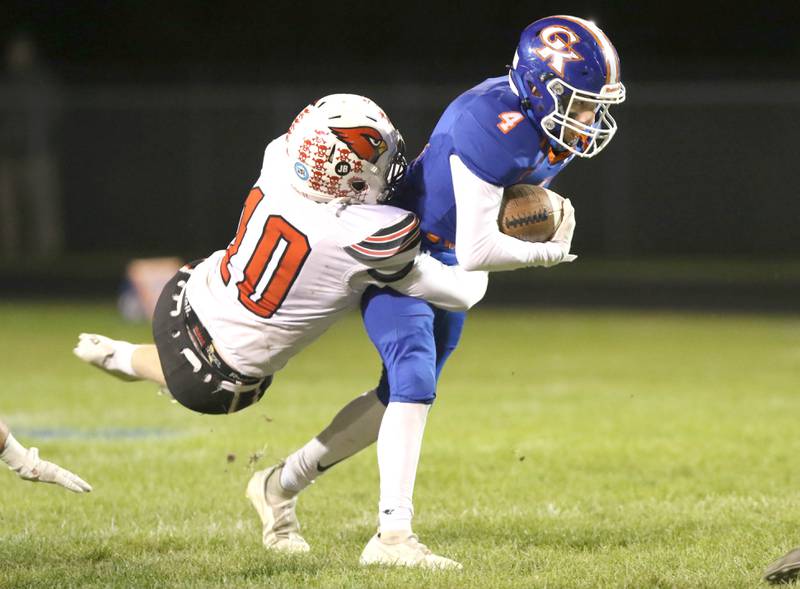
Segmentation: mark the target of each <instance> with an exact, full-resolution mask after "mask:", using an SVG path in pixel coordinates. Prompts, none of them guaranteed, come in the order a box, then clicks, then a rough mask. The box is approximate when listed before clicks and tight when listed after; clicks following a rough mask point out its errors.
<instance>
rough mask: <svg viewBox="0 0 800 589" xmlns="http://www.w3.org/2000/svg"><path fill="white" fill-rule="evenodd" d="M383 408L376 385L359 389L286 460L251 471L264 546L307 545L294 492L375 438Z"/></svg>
mask: <svg viewBox="0 0 800 589" xmlns="http://www.w3.org/2000/svg"><path fill="white" fill-rule="evenodd" d="M384 409H385V406H384V405H383V403H381V401H380V400H379V399H378V396H377V394H376V392H375V390H372V391H368V392H366V393H364V394H363V395H359V396H358V397H356V398H355V399H353V400H352V401H350V402H349V403H348V404H347V405H345V406H344V407H343V408H342V409H341V410H340V411H339V413H337V414H336V416H335V417H334V418H333V421H331V423H330V424H329V425H328V426H327V427H326V428H325V429H324V430H322V432H320V434H319V435H317V436H316V437H314V438H312V439H311V440H310V441H309V442H308V443H306V444H305V445H304V446H303V447H302V448H300V449H299V450H297V451H296V452H293V453H292V454H291V455H289V457H288V458H287V459H286V462H285V463H280V464H276V465H274V466H272V467H270V468H268V469H266V470H262V471H258V472H256V473H254V474H253V477H252V478H251V479H250V483H249V484H248V487H247V497H248V498H249V499H250V501H251V502H252V503H253V506H254V507H255V508H256V511H258V514H259V516H260V517H261V521H262V524H263V534H262V538H263V543H264V546H265V547H266V548H268V549H270V550H277V551H281V552H305V551H307V550H308V549H309V547H308V544H307V543H306V541H305V540H304V539H303V537H302V536H301V535H300V524H299V522H298V521H297V516H296V514H295V506H296V504H297V495H298V493H299V492H300V491H301V490H303V489H304V488H306V487H307V486H308V485H310V484H311V483H312V482H313V481H314V480H315V479H316V478H317V477H319V476H320V475H321V474H323V473H324V472H326V471H327V470H328V469H329V468H331V467H332V466H334V465H335V464H337V463H339V462H341V461H342V460H345V459H346V458H349V457H350V456H352V455H353V454H356V453H357V452H359V451H360V450H362V449H364V448H366V447H367V446H369V445H371V444H372V443H373V442H375V440H376V439H377V437H378V428H379V427H380V423H381V417H382V416H383V412H384Z"/></svg>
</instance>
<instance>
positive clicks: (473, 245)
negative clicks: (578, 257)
mask: <svg viewBox="0 0 800 589" xmlns="http://www.w3.org/2000/svg"><path fill="white" fill-rule="evenodd" d="M450 171H451V174H452V178H453V192H454V194H455V200H456V223H457V225H456V257H457V258H458V262H459V264H460V265H461V266H463V267H464V268H465V269H467V270H489V271H496V270H514V269H516V268H525V267H529V266H543V267H546V268H549V267H551V266H555V265H556V264H560V263H561V262H571V261H572V260H574V259H575V256H573V255H571V254H570V253H569V250H570V247H571V245H572V234H573V232H574V231H575V211H574V209H573V208H572V204H571V203H570V202H569V200H568V199H567V200H565V201H564V216H563V219H562V221H561V224H560V225H559V227H558V230H557V231H556V234H555V235H554V236H553V239H552V240H551V241H548V242H546V243H529V242H525V241H521V240H519V239H515V238H513V237H510V236H508V235H505V234H503V233H501V232H500V229H499V227H498V225H497V216H498V214H499V212H500V204H501V202H502V200H503V187H502V186H496V185H494V184H491V183H489V182H486V181H485V180H483V179H481V178H479V177H478V176H477V175H475V174H474V173H473V172H472V171H470V169H469V168H468V167H467V166H466V165H465V164H464V162H463V161H461V159H460V158H459V157H458V156H457V155H455V154H454V155H451V156H450Z"/></svg>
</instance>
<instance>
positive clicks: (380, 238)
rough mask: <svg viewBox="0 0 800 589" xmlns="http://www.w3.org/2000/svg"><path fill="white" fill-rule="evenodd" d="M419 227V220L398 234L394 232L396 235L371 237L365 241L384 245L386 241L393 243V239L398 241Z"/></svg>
mask: <svg viewBox="0 0 800 589" xmlns="http://www.w3.org/2000/svg"><path fill="white" fill-rule="evenodd" d="M417 225H419V220H418V219H415V220H414V222H413V223H412V224H411V225H408V226H407V227H405V228H403V229H400V230H399V231H396V232H394V233H392V234H390V235H381V236H377V235H370V236H369V237H367V238H366V239H365V240H364V241H367V242H370V243H383V242H386V241H392V240H393V239H397V238H398V237H402V236H403V235H405V234H406V233H409V232H410V231H412V230H414V229H416V227H417Z"/></svg>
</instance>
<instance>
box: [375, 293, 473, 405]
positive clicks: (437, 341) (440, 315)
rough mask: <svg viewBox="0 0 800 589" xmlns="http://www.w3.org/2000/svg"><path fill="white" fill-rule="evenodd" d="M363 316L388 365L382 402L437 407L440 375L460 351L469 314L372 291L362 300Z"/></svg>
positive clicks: (382, 381) (382, 383) (383, 375)
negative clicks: (422, 404)
mask: <svg viewBox="0 0 800 589" xmlns="http://www.w3.org/2000/svg"><path fill="white" fill-rule="evenodd" d="M361 315H362V318H363V320H364V327H365V328H366V330H367V334H368V335H369V338H370V339H371V340H372V343H373V344H374V346H375V347H376V348H377V350H378V353H379V354H380V356H381V360H382V361H383V372H382V373H381V378H380V383H379V384H378V390H377V393H378V398H379V399H380V400H381V402H383V403H384V404H388V403H389V401H397V402H401V403H425V404H431V403H433V401H434V399H435V398H436V382H437V381H438V379H439V374H441V372H442V368H443V367H444V363H445V362H446V361H447V358H448V357H449V356H450V354H452V353H453V350H455V349H456V346H457V345H458V340H459V339H460V337H461V331H462V330H463V329H464V321H465V319H466V317H467V314H466V313H465V312H453V311H444V310H442V309H437V308H435V307H433V306H431V305H430V304H429V303H427V302H425V301H423V300H422V299H415V298H413V297H408V296H405V295H402V294H399V293H398V292H396V291H394V290H392V289H390V288H377V287H374V286H371V287H369V288H368V289H367V291H366V292H365V293H364V295H363V297H362V298H361Z"/></svg>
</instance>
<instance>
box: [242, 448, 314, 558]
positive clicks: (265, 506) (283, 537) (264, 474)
mask: <svg viewBox="0 0 800 589" xmlns="http://www.w3.org/2000/svg"><path fill="white" fill-rule="evenodd" d="M282 469H283V463H280V464H276V465H275V466H272V467H270V468H268V469H266V470H259V471H257V472H256V473H254V474H253V476H252V478H251V479H250V482H249V483H248V484H247V493H246V494H245V496H246V497H247V498H248V499H250V502H251V503H252V504H253V507H255V508H256V511H257V512H258V516H259V517H260V518H261V522H262V523H263V525H264V528H263V535H262V539H263V542H264V547H265V548H267V550H275V551H278V552H308V551H309V550H311V547H310V546H309V545H308V543H307V542H306V541H305V540H304V539H303V537H302V536H301V535H300V523H299V522H298V521H297V515H296V514H295V511H294V509H295V505H297V494H291V493H289V492H288V491H286V490H285V489H284V488H283V487H281V483H280V480H281V470H282Z"/></svg>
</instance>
